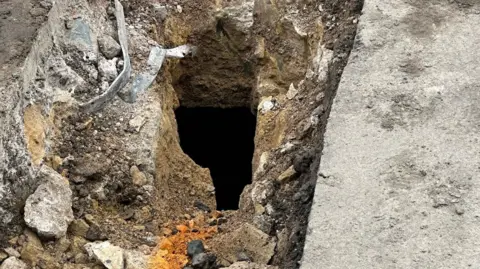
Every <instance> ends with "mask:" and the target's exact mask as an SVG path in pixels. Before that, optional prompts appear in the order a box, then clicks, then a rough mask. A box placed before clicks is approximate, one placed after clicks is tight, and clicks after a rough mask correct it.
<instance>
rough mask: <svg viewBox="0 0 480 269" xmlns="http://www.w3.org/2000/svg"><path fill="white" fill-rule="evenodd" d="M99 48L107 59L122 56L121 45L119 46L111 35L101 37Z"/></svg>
mask: <svg viewBox="0 0 480 269" xmlns="http://www.w3.org/2000/svg"><path fill="white" fill-rule="evenodd" d="M98 46H99V48H100V51H101V52H102V54H103V55H104V56H105V58H107V59H113V58H114V57H116V56H118V55H120V53H121V52H122V48H121V47H120V44H118V42H117V41H116V40H115V39H113V37H111V36H109V35H106V36H103V37H99V38H98Z"/></svg>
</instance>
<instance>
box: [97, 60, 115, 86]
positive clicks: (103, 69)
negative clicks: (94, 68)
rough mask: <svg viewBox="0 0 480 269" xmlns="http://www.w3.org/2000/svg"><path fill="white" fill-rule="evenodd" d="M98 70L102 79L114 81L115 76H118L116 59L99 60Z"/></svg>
mask: <svg viewBox="0 0 480 269" xmlns="http://www.w3.org/2000/svg"><path fill="white" fill-rule="evenodd" d="M98 72H99V73H100V76H101V77H102V78H103V79H104V80H106V81H108V82H112V81H114V80H115V78H116V77H117V76H118V71H117V59H112V60H105V59H102V60H100V62H99V63H98Z"/></svg>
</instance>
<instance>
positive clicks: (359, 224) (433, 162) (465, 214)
mask: <svg viewBox="0 0 480 269" xmlns="http://www.w3.org/2000/svg"><path fill="white" fill-rule="evenodd" d="M479 10H480V8H479V5H478V4H476V3H475V2H473V1H446V0H445V1H443V0H436V1H433V0H432V1H414V0H387V1H385V0H366V1H365V5H364V9H363V15H362V16H361V18H360V23H359V28H358V35H357V39H356V41H355V45H354V49H353V51H352V54H351V56H350V60H349V64H348V65H347V67H346V69H345V71H344V74H343V78H342V81H341V83H340V86H339V89H338V93H337V96H336V97H335V100H334V103H333V107H332V111H331V114H330V119H329V122H328V125H327V130H326V134H325V148H324V152H323V157H322V162H321V164H320V170H319V177H318V181H317V186H316V192H315V197H314V203H313V206H312V211H311V215H310V222H309V229H308V233H307V240H306V246H305V251H304V257H303V260H302V265H301V268H302V269H317V268H323V269H326V268H342V269H344V268H478V267H480V255H479V253H480V244H478V238H479V236H480V225H479V223H478V217H479V216H480V206H479V204H480V192H479V191H478V189H479V188H480V173H479V169H480V156H479V148H480V147H479V146H478V139H479V137H480V135H479V130H480V106H479V104H480V76H479V74H480V50H479V49H478V44H480V36H479V35H478V29H479V25H480V15H478V14H479Z"/></svg>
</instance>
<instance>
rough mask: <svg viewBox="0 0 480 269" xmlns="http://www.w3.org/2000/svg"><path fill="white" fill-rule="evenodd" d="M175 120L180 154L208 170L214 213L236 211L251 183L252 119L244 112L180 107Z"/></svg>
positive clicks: (243, 109) (248, 112) (233, 109)
mask: <svg viewBox="0 0 480 269" xmlns="http://www.w3.org/2000/svg"><path fill="white" fill-rule="evenodd" d="M175 116H176V118H177V124H178V133H179V135H180V145H181V147H182V149H183V151H184V152H185V153H186V154H188V155H189V156H190V157H191V158H192V159H193V160H194V161H195V162H196V163H197V164H198V165H200V166H202V167H207V168H209V169H210V174H211V176H212V179H213V184H214V186H215V195H216V199H217V209H219V210H227V209H238V201H239V199H240V194H241V193H242V191H243V188H244V187H245V185H247V184H250V183H251V180H252V157H253V150H254V147H255V145H254V137H255V126H256V117H255V115H253V114H252V113H251V112H250V109H248V108H226V109H223V108H211V107H200V108H187V107H180V108H178V109H177V110H176V111H175Z"/></svg>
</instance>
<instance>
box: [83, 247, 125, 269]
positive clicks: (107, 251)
mask: <svg viewBox="0 0 480 269" xmlns="http://www.w3.org/2000/svg"><path fill="white" fill-rule="evenodd" d="M85 250H86V251H87V253H88V256H89V257H90V258H94V259H95V260H97V261H98V262H100V263H102V264H103V266H105V267H106V268H108V269H124V259H123V249H122V248H121V247H117V246H114V245H112V244H110V242H108V241H105V242H98V243H88V244H86V245H85Z"/></svg>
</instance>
